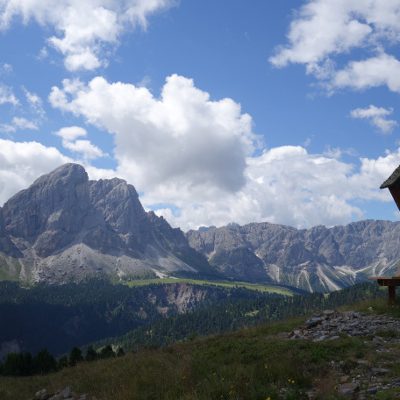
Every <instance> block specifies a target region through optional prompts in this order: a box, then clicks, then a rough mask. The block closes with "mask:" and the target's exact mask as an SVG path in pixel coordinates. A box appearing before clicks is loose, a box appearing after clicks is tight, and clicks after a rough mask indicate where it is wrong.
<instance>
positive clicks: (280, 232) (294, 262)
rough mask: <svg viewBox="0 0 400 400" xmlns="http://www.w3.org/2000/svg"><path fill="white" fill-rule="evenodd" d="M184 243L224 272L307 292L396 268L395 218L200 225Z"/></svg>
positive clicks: (398, 233)
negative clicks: (306, 225) (303, 224)
mask: <svg viewBox="0 0 400 400" xmlns="http://www.w3.org/2000/svg"><path fill="white" fill-rule="evenodd" d="M186 236H187V238H188V241H189V244H190V245H191V246H192V247H193V248H194V249H196V250H197V251H199V252H201V253H203V254H204V255H205V256H206V257H207V259H208V261H209V263H210V264H211V265H213V266H214V267H216V268H217V269H218V270H219V271H220V272H221V273H224V274H225V275H226V276H227V277H231V278H234V279H240V278H242V277H241V275H242V274H243V273H244V271H245V270H246V271H247V274H248V275H250V276H253V277H254V278H256V277H259V276H260V277H264V279H269V280H270V281H271V282H273V283H279V284H286V285H289V286H294V287H298V288H301V289H305V290H308V291H331V290H337V289H340V288H343V287H346V286H349V285H352V284H354V283H357V282H360V281H363V280H366V279H367V278H368V277H370V276H372V275H393V274H396V273H397V268H398V260H399V259H400V222H391V221H375V220H364V221H358V222H353V223H351V224H348V225H344V226H335V227H332V228H327V227H324V226H316V227H313V228H310V229H296V228H293V227H289V226H285V225H277V224H270V223H268V222H262V223H250V224H247V225H243V226H240V225H237V224H229V225H227V226H224V227H219V228H216V227H210V228H208V229H207V228H204V227H203V228H201V229H200V230H197V231H195V230H191V231H188V232H187V233H186Z"/></svg>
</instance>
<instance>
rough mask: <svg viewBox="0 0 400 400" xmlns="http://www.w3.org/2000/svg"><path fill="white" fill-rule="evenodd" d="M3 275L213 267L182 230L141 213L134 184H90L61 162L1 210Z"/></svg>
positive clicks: (124, 273) (56, 278) (48, 277)
mask: <svg viewBox="0 0 400 400" xmlns="http://www.w3.org/2000/svg"><path fill="white" fill-rule="evenodd" d="M0 273H1V274H2V275H5V276H6V277H10V278H18V279H20V280H23V281H29V282H32V281H34V282H38V281H45V282H48V283H57V282H58V283H61V282H65V281H70V280H74V281H80V280H82V279H84V278H86V277H89V276H99V275H102V274H103V275H108V276H114V277H120V278H122V277H129V276H141V275H143V274H149V273H150V274H158V275H162V274H166V275H174V274H181V273H186V274H194V275H196V274H199V273H200V274H204V273H206V274H207V273H208V274H210V273H212V269H211V268H210V266H209V265H208V263H207V260H206V259H205V257H204V256H202V255H201V254H199V253H197V252H196V251H195V250H194V249H192V248H191V247H190V246H189V245H188V242H187V240H186V238H185V236H184V234H183V232H182V231H181V230H180V229H173V228H172V227H171V226H170V225H169V224H168V223H167V222H166V221H165V220H164V219H163V218H162V217H158V216H156V215H155V214H154V213H152V212H150V213H147V212H146V211H145V210H144V209H143V207H142V205H141V203H140V201H139V197H138V194H137V192H136V190H135V188H134V187H133V186H132V185H129V184H127V183H126V182H125V181H124V180H121V179H117V178H114V179H107V180H99V181H90V180H89V178H88V175H87V173H86V171H85V170H84V168H83V167H82V166H80V165H78V164H66V165H63V166H61V167H60V168H58V169H56V170H55V171H53V172H51V173H50V174H48V175H44V176H42V177H40V178H39V179H37V180H36V181H35V182H34V183H33V184H32V185H31V186H30V187H29V188H28V189H26V190H22V191H21V192H19V193H17V194H16V195H15V196H13V197H12V198H11V199H10V200H8V201H7V202H6V203H5V204H4V206H3V208H2V209H0Z"/></svg>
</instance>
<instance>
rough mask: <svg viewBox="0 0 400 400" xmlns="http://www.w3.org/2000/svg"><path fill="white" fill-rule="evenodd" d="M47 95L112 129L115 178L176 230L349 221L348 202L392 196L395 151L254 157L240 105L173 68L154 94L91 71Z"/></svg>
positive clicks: (398, 156)
mask: <svg viewBox="0 0 400 400" xmlns="http://www.w3.org/2000/svg"><path fill="white" fill-rule="evenodd" d="M50 102H51V103H52V105H53V106H54V107H57V108H59V109H61V110H62V111H67V112H71V113H73V114H75V115H76V116H80V117H81V116H83V117H84V118H85V119H86V121H87V123H89V124H93V125H96V126H97V127H99V128H101V129H105V130H106V131H108V132H109V133H111V134H112V135H114V138H115V144H116V147H115V158H116V161H117V168H116V171H115V173H116V175H117V176H120V177H122V178H125V179H127V180H128V182H130V183H132V184H133V185H134V186H135V187H136V188H137V189H138V191H139V192H141V193H142V195H141V200H142V202H143V204H144V205H145V207H147V208H156V209H157V208H158V211H157V212H158V213H159V214H163V215H164V216H165V217H166V218H167V219H168V221H170V222H171V223H172V224H174V225H175V226H181V227H182V228H183V229H188V228H191V227H197V226H200V225H211V224H212V225H224V224H227V223H229V222H232V221H235V222H238V223H241V224H243V223H248V222H254V221H270V222H276V223H285V224H290V225H294V226H298V227H308V226H312V225H317V224H327V225H334V224H340V223H347V222H349V221H351V220H354V219H357V218H361V217H363V215H364V214H363V210H362V209H361V208H360V207H359V206H356V205H355V204H356V203H355V201H359V200H362V201H369V200H378V201H387V200H389V196H388V194H387V193H386V192H383V191H380V190H379V189H378V188H379V185H380V184H381V183H382V181H383V180H384V179H386V178H387V177H388V176H389V175H390V173H391V172H392V171H393V169H394V168H395V167H396V166H397V165H398V164H399V163H400V151H397V152H393V153H389V152H388V153H387V154H386V155H385V156H383V157H380V158H378V159H366V158H365V159H364V158H363V159H357V158H354V160H355V161H354V162H355V165H353V164H350V163H348V162H344V161H343V160H342V159H341V152H340V151H338V150H336V151H329V152H327V153H325V154H310V153H308V152H307V150H306V149H305V148H303V147H300V146H282V147H277V148H272V149H266V150H264V152H263V153H262V154H261V155H260V156H254V151H253V150H254V148H255V147H256V146H257V137H256V136H255V135H254V133H253V132H252V121H251V117H250V116H249V115H247V114H243V113H242V111H241V109H240V106H239V104H237V103H235V102H234V101H233V100H232V99H222V100H212V99H211V98H210V96H209V94H208V93H206V92H204V91H202V90H200V89H198V88H196V87H195V86H194V83H193V81H192V80H190V79H187V78H183V77H181V76H177V75H173V76H171V77H169V78H167V80H166V83H165V85H164V87H163V88H162V91H161V95H160V97H159V98H156V97H154V96H153V95H152V94H151V93H150V91H149V90H148V89H146V88H143V87H137V86H134V85H132V84H126V83H121V82H117V83H110V82H107V81H106V80H105V79H104V78H101V77H98V78H95V79H93V80H92V81H91V82H89V84H84V83H82V82H80V81H76V80H75V81H68V80H67V81H64V83H63V87H62V88H58V87H54V88H53V89H52V91H51V94H50ZM357 165H358V167H357ZM158 205H159V206H158Z"/></svg>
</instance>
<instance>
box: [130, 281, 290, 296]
mask: <svg viewBox="0 0 400 400" xmlns="http://www.w3.org/2000/svg"><path fill="white" fill-rule="evenodd" d="M123 283H125V284H126V285H128V286H130V287H135V286H146V285H154V284H159V285H163V284H171V283H188V284H191V285H208V286H219V287H226V288H235V287H240V288H245V289H250V290H259V291H261V292H265V293H276V294H281V295H284V296H293V292H292V291H291V290H290V289H287V288H284V287H282V286H274V285H263V284H259V283H249V282H240V281H232V282H231V281H209V280H202V279H188V278H163V279H139V280H132V281H127V282H123Z"/></svg>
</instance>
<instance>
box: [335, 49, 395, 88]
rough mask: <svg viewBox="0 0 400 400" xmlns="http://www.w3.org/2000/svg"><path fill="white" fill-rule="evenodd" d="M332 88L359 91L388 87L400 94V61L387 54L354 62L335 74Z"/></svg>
mask: <svg viewBox="0 0 400 400" xmlns="http://www.w3.org/2000/svg"><path fill="white" fill-rule="evenodd" d="M330 86H331V87H333V88H335V87H337V88H344V87H349V88H353V89H358V90H359V89H368V88H371V87H377V86H387V87H388V89H389V90H391V91H392V92H396V93H400V61H399V60H397V59H396V58H395V57H393V56H389V55H387V54H380V55H378V56H376V57H371V58H368V59H366V60H362V61H352V62H350V63H349V64H348V65H347V66H346V67H345V68H343V69H341V70H339V71H336V72H335V73H334V75H333V77H332V81H331V83H330Z"/></svg>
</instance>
